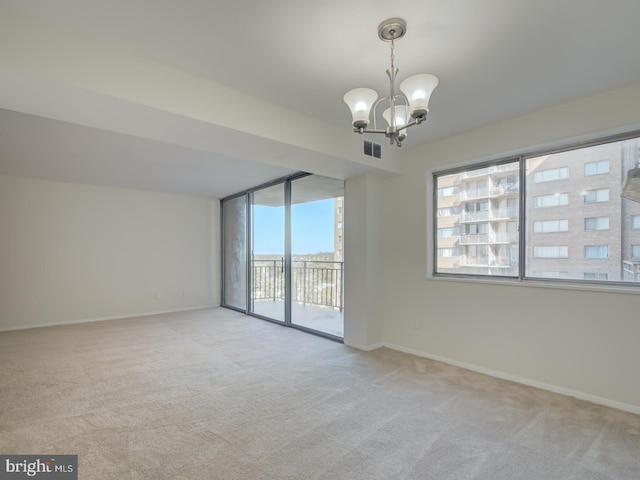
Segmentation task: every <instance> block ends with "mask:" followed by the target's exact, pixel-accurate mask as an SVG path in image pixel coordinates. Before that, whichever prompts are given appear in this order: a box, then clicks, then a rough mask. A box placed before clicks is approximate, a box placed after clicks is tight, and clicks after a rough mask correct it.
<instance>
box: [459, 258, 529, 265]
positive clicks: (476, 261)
mask: <svg viewBox="0 0 640 480" xmlns="http://www.w3.org/2000/svg"><path fill="white" fill-rule="evenodd" d="M460 266H464V267H517V266H518V259H517V258H513V257H507V256H502V255H499V256H494V255H479V256H470V255H462V256H461V257H460Z"/></svg>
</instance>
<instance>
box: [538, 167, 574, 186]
mask: <svg viewBox="0 0 640 480" xmlns="http://www.w3.org/2000/svg"><path fill="white" fill-rule="evenodd" d="M564 178H569V168H568V167H560V168H551V169H549V170H541V171H538V172H535V173H534V174H533V181H534V182H535V183H542V182H553V181H554V180H562V179H564Z"/></svg>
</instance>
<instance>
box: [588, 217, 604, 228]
mask: <svg viewBox="0 0 640 480" xmlns="http://www.w3.org/2000/svg"><path fill="white" fill-rule="evenodd" d="M584 229H585V230H586V231H589V230H609V217H589V218H585V219H584Z"/></svg>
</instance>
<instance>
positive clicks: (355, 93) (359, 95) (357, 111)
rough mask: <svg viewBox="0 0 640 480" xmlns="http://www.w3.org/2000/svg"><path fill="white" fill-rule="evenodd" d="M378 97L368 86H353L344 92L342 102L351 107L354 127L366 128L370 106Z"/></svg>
mask: <svg viewBox="0 0 640 480" xmlns="http://www.w3.org/2000/svg"><path fill="white" fill-rule="evenodd" d="M377 99H378V94H377V93H376V91H375V90H372V89H370V88H354V89H353V90H349V91H348V92H347V93H345V94H344V103H346V104H347V105H348V106H349V108H350V109H351V115H352V116H353V122H352V125H353V126H354V127H355V128H366V127H367V125H369V114H370V113H371V107H373V104H374V103H375V101H376V100H377Z"/></svg>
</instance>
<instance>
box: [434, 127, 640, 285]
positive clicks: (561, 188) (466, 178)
mask: <svg viewBox="0 0 640 480" xmlns="http://www.w3.org/2000/svg"><path fill="white" fill-rule="evenodd" d="M639 158H640V140H638V139H637V138H636V139H631V140H623V141H614V142H610V143H604V144H601V145H595V146H587V147H583V148H577V149H571V150H567V151H562V152H557V153H551V154H546V155H542V156H536V157H529V158H526V159H525V160H524V168H525V169H526V172H525V181H526V189H525V192H526V193H525V195H524V198H525V220H524V221H523V222H520V215H521V212H520V208H519V198H520V182H519V171H520V168H521V167H520V162H518V161H512V162H508V163H504V164H500V165H492V166H487V167H483V168H475V169H468V170H464V171H461V172H456V173H453V174H451V175H443V176H440V177H438V185H437V196H438V202H437V212H436V215H437V231H436V238H437V262H436V263H437V271H438V272H439V273H459V274H476V275H499V276H517V275H518V268H519V267H518V264H519V255H518V248H519V243H518V238H519V229H520V228H521V226H523V227H524V236H525V245H526V251H525V275H526V276H527V277H529V278H541V279H543V278H547V279H549V278H553V279H572V280H596V281H637V280H638V278H640V277H639V276H638V274H639V273H638V272H639V264H640V204H639V203H637V202H632V201H630V200H627V199H624V198H622V197H621V196H620V194H621V191H622V187H623V185H624V182H625V181H626V175H627V172H628V170H629V169H630V168H633V167H634V166H635V165H637V163H638V159H639Z"/></svg>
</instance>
